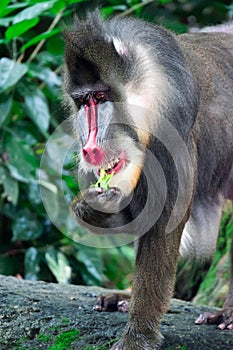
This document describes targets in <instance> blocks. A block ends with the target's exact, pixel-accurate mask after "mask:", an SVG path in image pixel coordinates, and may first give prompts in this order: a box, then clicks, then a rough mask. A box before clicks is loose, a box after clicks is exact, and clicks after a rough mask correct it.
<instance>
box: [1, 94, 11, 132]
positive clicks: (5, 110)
mask: <svg viewBox="0 0 233 350" xmlns="http://www.w3.org/2000/svg"><path fill="white" fill-rule="evenodd" d="M12 101H13V99H12V96H11V95H4V96H3V95H1V96H0V126H2V125H3V123H4V122H5V120H6V118H7V117H8V115H9V113H10V111H11V107H12Z"/></svg>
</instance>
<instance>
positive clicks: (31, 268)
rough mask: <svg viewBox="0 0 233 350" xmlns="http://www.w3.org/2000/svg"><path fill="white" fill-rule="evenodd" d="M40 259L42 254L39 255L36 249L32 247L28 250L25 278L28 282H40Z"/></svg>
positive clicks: (25, 262) (25, 261)
mask: <svg viewBox="0 0 233 350" xmlns="http://www.w3.org/2000/svg"><path fill="white" fill-rule="evenodd" d="M40 259H41V254H39V252H38V250H37V249H36V248H35V247H30V248H28V249H27V251H26V253H25V257H24V266H25V276H24V277H25V279H26V280H31V281H37V280H38V274H39V272H40Z"/></svg>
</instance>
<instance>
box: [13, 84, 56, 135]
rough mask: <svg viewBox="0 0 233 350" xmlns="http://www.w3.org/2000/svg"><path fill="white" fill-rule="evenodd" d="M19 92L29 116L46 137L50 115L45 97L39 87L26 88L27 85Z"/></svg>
mask: <svg viewBox="0 0 233 350" xmlns="http://www.w3.org/2000/svg"><path fill="white" fill-rule="evenodd" d="M18 92H19V94H21V95H22V96H23V97H24V99H25V109H26V112H27V114H28V116H29V117H30V118H31V119H32V120H33V122H34V123H35V124H36V126H37V127H38V128H39V130H40V131H41V133H42V134H43V135H45V136H46V131H47V130H48V127H49V120H50V113H49V108H48V102H47V99H46V97H45V95H44V94H43V92H42V91H41V90H40V89H39V88H38V87H36V86H30V87H26V85H25V84H24V85H21V86H20V87H19V88H18Z"/></svg>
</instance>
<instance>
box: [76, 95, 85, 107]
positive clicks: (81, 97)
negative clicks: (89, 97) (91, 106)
mask: <svg viewBox="0 0 233 350" xmlns="http://www.w3.org/2000/svg"><path fill="white" fill-rule="evenodd" d="M77 102H78V103H80V105H82V104H83V103H84V97H83V96H80V97H78V98H77Z"/></svg>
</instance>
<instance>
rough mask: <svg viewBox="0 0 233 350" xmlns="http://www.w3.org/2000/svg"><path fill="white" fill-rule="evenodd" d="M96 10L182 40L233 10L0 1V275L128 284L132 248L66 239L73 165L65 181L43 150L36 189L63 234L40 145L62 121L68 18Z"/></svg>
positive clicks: (83, 0) (161, 1)
mask: <svg viewBox="0 0 233 350" xmlns="http://www.w3.org/2000/svg"><path fill="white" fill-rule="evenodd" d="M97 5H101V6H102V9H101V11H102V12H103V13H104V15H105V16H109V15H112V14H115V13H117V14H121V15H124V14H128V13H129V14H134V15H137V16H139V17H143V18H145V19H147V20H149V21H153V22H155V23H157V24H161V23H162V24H165V25H167V26H168V27H169V28H171V29H172V30H175V31H178V32H184V31H186V30H187V28H188V26H189V24H190V23H192V24H194V25H195V24H196V23H198V24H211V23H210V19H211V21H212V23H217V22H222V21H223V20H224V19H225V18H226V16H227V14H228V13H229V14H231V13H232V8H233V7H232V5H231V6H230V5H229V1H214V2H212V1H209V0H205V1H200V0H198V1H196V0H187V1H178V0H177V1H176V0H174V1H172V0H158V1H148V0H147V1H140V0H122V1H118V0H105V1H104V0H103V1H98V0H94V1H88V0H52V1H51V0H50V1H40V0H22V1H16V0H1V3H0V75H1V79H0V215H1V216H0V273H1V274H6V275H17V274H18V275H21V276H23V277H24V278H27V279H31V280H38V279H43V280H47V281H58V282H64V283H70V282H73V283H81V284H98V285H107V286H115V285H116V286H118V287H119V288H126V287H128V286H129V284H130V281H129V280H130V278H129V274H130V273H131V272H132V269H133V267H132V265H133V248H132V247H121V248H113V249H111V250H100V249H95V248H90V247H85V246H81V245H79V244H77V243H76V242H75V241H74V240H73V236H72V235H69V232H70V230H71V227H72V223H71V222H70V220H69V219H68V218H67V220H65V221H62V220H61V218H64V215H62V214H61V212H59V204H60V197H59V193H60V192H62V193H64V192H65V195H66V196H67V198H69V197H72V196H73V195H74V194H76V193H77V192H78V190H79V188H78V185H77V184H76V181H75V179H74V177H73V176H72V175H71V174H70V170H71V169H73V167H74V163H75V160H74V159H68V160H67V159H66V161H65V163H64V167H63V169H62V174H60V173H58V172H57V170H56V168H55V167H54V164H55V162H56V160H57V159H58V156H59V154H60V153H61V152H62V147H60V146H61V145H58V146H57V148H56V149H53V150H52V151H51V150H48V154H47V158H46V167H45V168H43V181H41V186H42V189H43V191H47V192H49V193H50V199H51V201H50V203H49V205H50V207H52V209H53V211H54V212H56V213H57V221H58V223H59V225H58V226H59V228H60V230H59V229H58V228H57V227H55V226H54V224H53V223H52V222H51V220H50V218H49V217H48V215H47V213H46V211H45V209H44V205H43V203H42V199H41V194H40V188H39V179H38V174H39V171H40V163H41V159H42V155H43V152H44V150H45V144H46V142H47V140H48V139H49V138H50V136H51V134H52V133H53V131H54V129H55V128H56V127H57V126H58V125H59V122H61V121H63V120H64V111H62V108H61V105H60V97H61V83H62V82H61V81H62V79H61V66H62V62H63V41H62V35H61V30H62V29H61V28H62V26H64V23H69V22H70V21H71V19H72V17H73V15H74V13H78V14H82V13H83V12H84V11H85V10H86V9H91V8H93V7H96V6H97ZM61 20H62V23H61ZM74 158H75V157H74ZM51 174H52V176H51ZM51 179H53V181H51ZM61 227H62V229H61Z"/></svg>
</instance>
